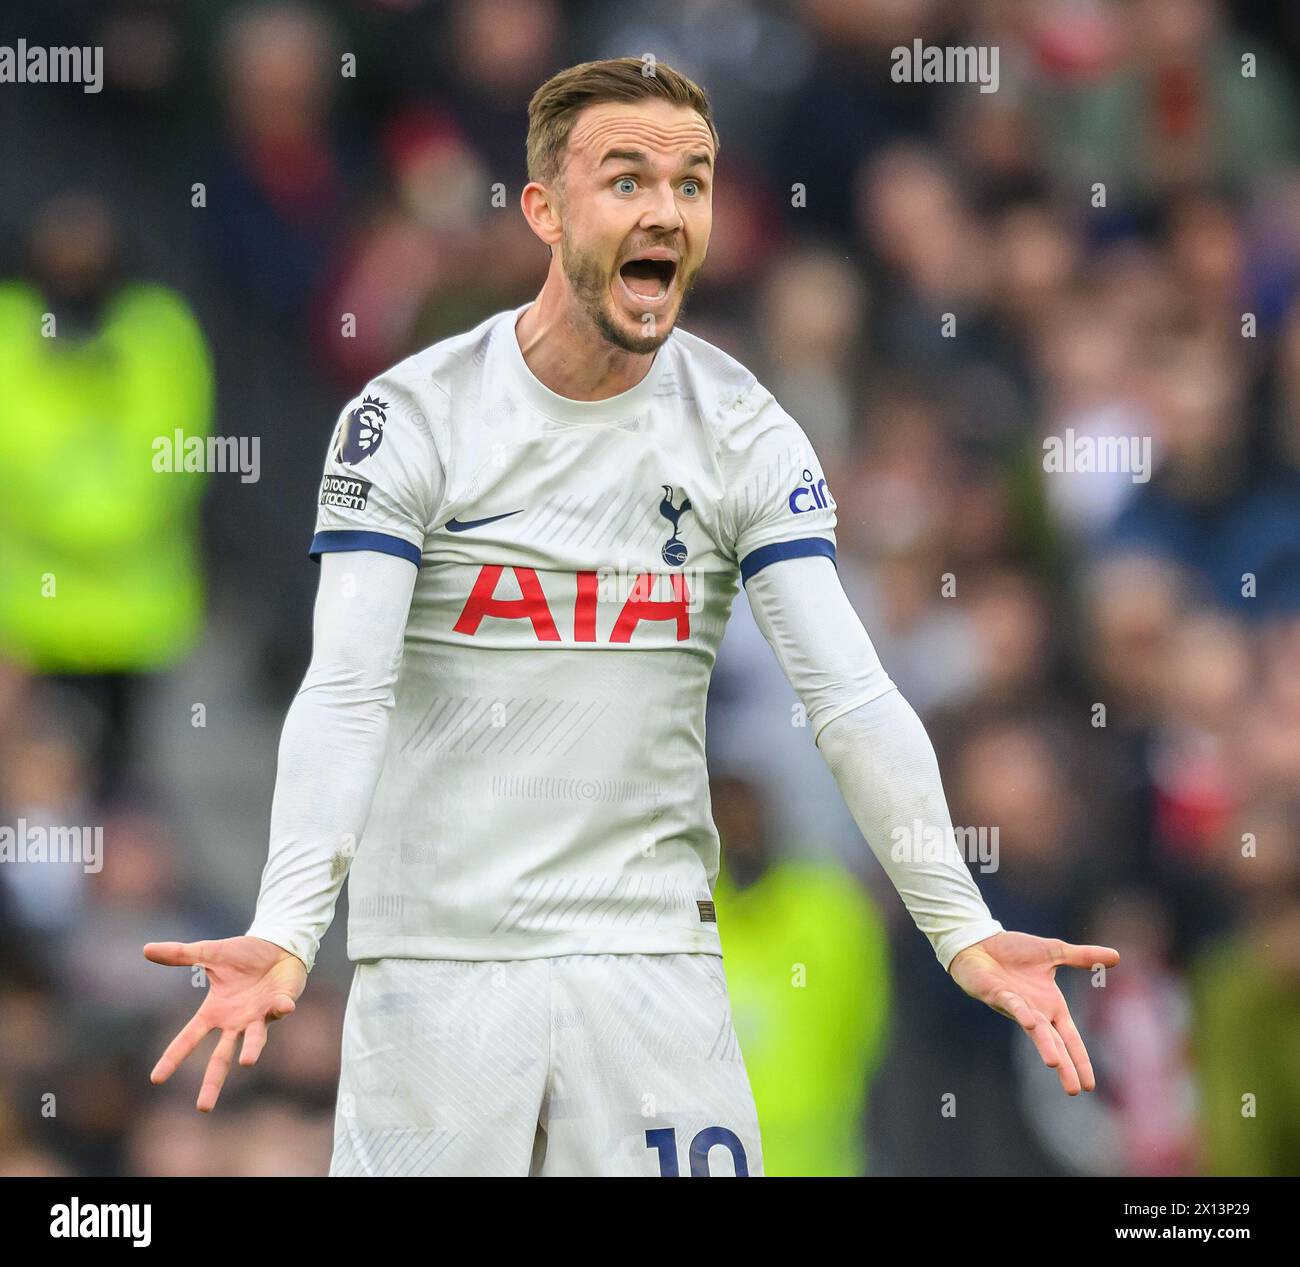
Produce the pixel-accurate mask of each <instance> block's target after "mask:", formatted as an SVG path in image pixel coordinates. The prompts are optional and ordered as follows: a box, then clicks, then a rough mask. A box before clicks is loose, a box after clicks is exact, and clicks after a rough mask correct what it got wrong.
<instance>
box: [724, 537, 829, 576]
mask: <svg viewBox="0 0 1300 1267" xmlns="http://www.w3.org/2000/svg"><path fill="white" fill-rule="evenodd" d="M817 555H821V556H823V557H824V558H827V559H829V560H830V561H831V562H832V563H834V562H835V545H834V543H833V542H830V541H827V540H826V538H825V537H801V538H800V539H799V540H798V541H776V542H774V543H773V544H772V545H770V546H759V547H758V549H757V550H751V551H750V552H749V553H748V554H747V555H745V557H744V558H743V559H741V561H740V583H741V584H742V585H743V584H744V583H745V582H746V581H747V580H749V578H750V577H751V576H753V575H754V574H755V573H756V572H761V571H762V570H763V569H764V568H765V567H767V565H768V564H769V563H777V562H779V561H780V560H781V559H808V558H815V557H816V556H817ZM837 566H838V565H837Z"/></svg>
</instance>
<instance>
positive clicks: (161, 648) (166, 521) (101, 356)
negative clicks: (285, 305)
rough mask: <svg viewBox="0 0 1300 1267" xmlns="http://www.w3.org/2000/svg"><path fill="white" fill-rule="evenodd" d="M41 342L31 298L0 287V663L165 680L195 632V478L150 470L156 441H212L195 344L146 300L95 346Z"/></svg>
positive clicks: (37, 305) (39, 316) (195, 338)
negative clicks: (161, 674) (153, 674)
mask: <svg viewBox="0 0 1300 1267" xmlns="http://www.w3.org/2000/svg"><path fill="white" fill-rule="evenodd" d="M50 333H51V329H50V325H49V321H48V318H47V316H46V304H45V301H44V300H43V298H42V296H41V294H40V293H39V292H38V291H37V290H35V289H34V288H32V287H30V286H27V285H24V284H21V283H16V282H10V283H4V284H0V654H2V655H4V656H6V657H8V658H9V659H11V660H16V661H18V662H19V663H21V664H25V665H27V666H29V667H31V668H32V669H34V670H36V671H51V672H52V671H69V672H112V671H120V670H149V669H157V668H162V667H165V666H166V665H168V664H171V663H174V662H175V661H176V660H178V659H179V658H180V657H181V656H183V655H184V654H185V652H186V651H187V650H188V649H189V648H190V647H191V646H192V645H193V643H194V641H195V639H196V637H197V635H198V633H199V629H200V626H201V622H202V616H203V585H202V575H201V571H200V565H199V545H198V505H197V503H198V497H199V493H200V490H201V487H202V481H203V478H204V476H203V475H202V474H200V473H197V472H184V471H182V472H180V473H164V472H160V471H158V470H156V469H155V465H156V463H155V457H156V455H157V454H158V453H159V451H160V450H159V448H158V446H157V445H156V443H155V442H156V441H158V440H159V438H166V439H168V440H172V441H173V442H174V436H175V432H176V430H177V429H178V428H180V429H181V430H182V431H183V432H184V433H185V434H186V435H194V436H206V435H207V434H208V433H209V432H210V431H211V427H212V367H211V361H210V358H209V355H208V349H207V345H206V343H205V341H204V339H203V335H202V333H201V332H200V330H199V327H198V324H197V323H196V321H195V319H194V317H193V315H192V314H191V313H190V311H189V309H188V308H187V306H186V305H185V303H184V302H183V301H182V300H181V299H180V298H179V296H177V295H176V294H174V293H173V292H171V291H169V290H167V289H165V288H163V287H159V286H146V285H133V286H128V287H125V288H123V289H122V290H121V291H119V292H118V293H117V294H116V295H115V296H114V297H113V299H112V300H111V301H110V303H109V304H108V306H107V307H106V309H105V312H104V317H103V320H102V322H101V324H100V327H99V329H98V330H97V331H96V332H95V333H94V334H93V335H92V336H90V337H87V338H71V337H67V336H60V334H59V332H58V329H57V326H55V327H54V328H53V331H52V334H53V337H49V335H50Z"/></svg>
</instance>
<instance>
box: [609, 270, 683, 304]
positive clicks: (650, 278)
mask: <svg viewBox="0 0 1300 1267" xmlns="http://www.w3.org/2000/svg"><path fill="white" fill-rule="evenodd" d="M618 275H619V276H620V277H621V278H622V279H623V285H624V286H625V287H626V288H627V290H628V292H629V293H630V294H631V295H632V297H633V298H634V299H637V300H640V301H641V302H642V303H649V304H653V303H658V302H659V300H661V299H663V298H664V297H665V296H666V295H667V294H668V288H669V287H670V286H671V285H672V284H673V278H674V277H675V276H676V275H677V262H676V260H649V259H634V260H628V261H627V263H626V264H624V265H623V267H622V268H620V269H619V270H618Z"/></svg>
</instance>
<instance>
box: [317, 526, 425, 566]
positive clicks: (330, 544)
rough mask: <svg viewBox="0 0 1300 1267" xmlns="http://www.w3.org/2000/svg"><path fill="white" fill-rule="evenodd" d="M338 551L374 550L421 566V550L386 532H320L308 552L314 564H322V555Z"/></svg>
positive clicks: (343, 530) (337, 530)
mask: <svg viewBox="0 0 1300 1267" xmlns="http://www.w3.org/2000/svg"><path fill="white" fill-rule="evenodd" d="M338 550H374V551H375V552H376V553H378V554H392V555H396V557H397V558H399V559H409V560H410V561H411V562H412V563H414V564H415V566H416V567H419V566H420V557H421V550H420V547H419V546H413V545H412V544H411V543H410V542H409V541H404V540H402V538H401V537H391V536H389V535H388V533H386V532H361V531H358V530H357V529H355V528H332V529H329V530H328V531H326V532H318V533H317V534H316V535H315V536H314V537H313V538H312V539H311V547H310V549H308V551H307V556H308V558H310V559H311V561H312V562H313V563H319V562H320V556H321V555H322V554H326V553H330V552H333V551H338Z"/></svg>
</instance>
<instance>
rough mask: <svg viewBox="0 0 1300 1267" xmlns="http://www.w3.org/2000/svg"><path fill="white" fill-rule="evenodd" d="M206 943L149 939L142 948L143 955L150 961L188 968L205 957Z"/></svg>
mask: <svg viewBox="0 0 1300 1267" xmlns="http://www.w3.org/2000/svg"><path fill="white" fill-rule="evenodd" d="M207 945H208V943H207V942H205V941H190V942H185V941H151V942H149V943H148V944H147V945H146V946H145V948H144V957H145V958H146V959H148V960H149V961H150V962H152V963H164V964H168V965H169V966H171V967H173V968H190V967H193V965H194V964H196V963H202V962H203V960H204V959H206V958H207V954H206V951H207Z"/></svg>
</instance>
